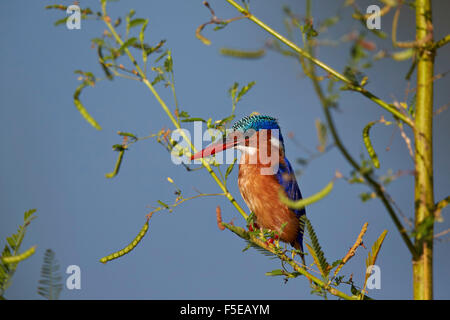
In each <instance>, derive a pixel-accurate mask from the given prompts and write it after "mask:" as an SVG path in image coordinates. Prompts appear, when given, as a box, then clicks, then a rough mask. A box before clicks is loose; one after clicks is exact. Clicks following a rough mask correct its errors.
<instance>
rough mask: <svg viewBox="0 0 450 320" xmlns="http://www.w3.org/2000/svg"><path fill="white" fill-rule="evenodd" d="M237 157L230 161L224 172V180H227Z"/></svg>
mask: <svg viewBox="0 0 450 320" xmlns="http://www.w3.org/2000/svg"><path fill="white" fill-rule="evenodd" d="M236 160H237V158H234V160H233V163H231V164H230V165H229V166H228V168H227V171H226V172H225V180H227V178H228V176H229V175H230V173H231V172H232V171H233V168H234V164H235V163H236Z"/></svg>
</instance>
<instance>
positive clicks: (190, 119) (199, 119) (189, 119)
mask: <svg viewBox="0 0 450 320" xmlns="http://www.w3.org/2000/svg"><path fill="white" fill-rule="evenodd" d="M195 121H201V122H206V120H205V119H202V118H188V119H183V120H181V122H195Z"/></svg>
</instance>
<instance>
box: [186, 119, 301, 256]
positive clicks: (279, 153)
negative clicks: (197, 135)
mask: <svg viewBox="0 0 450 320" xmlns="http://www.w3.org/2000/svg"><path fill="white" fill-rule="evenodd" d="M229 148H236V149H238V150H240V151H241V152H242V155H241V159H240V161H239V175H238V185H239V190H240V192H241V195H242V198H243V199H244V201H245V203H246V204H247V206H248V207H249V209H250V211H251V212H253V213H254V216H255V226H256V227H257V228H264V229H270V230H272V231H276V232H278V233H279V237H280V240H282V241H283V242H286V243H289V244H291V245H292V246H293V247H294V248H296V249H298V250H300V251H302V252H303V245H302V241H303V228H302V227H301V224H300V217H301V216H303V215H305V214H306V211H305V209H304V208H303V209H301V210H294V209H290V208H289V207H288V206H287V205H286V204H284V203H283V202H281V200H280V197H279V192H280V190H282V191H284V192H285V195H286V196H287V197H288V198H290V199H291V200H300V199H302V194H301V192H300V188H299V187H298V184H297V180H296V178H295V175H294V171H293V169H292V167H291V164H290V163H289V161H288V159H287V158H286V155H285V148H284V141H283V137H282V135H281V132H280V127H279V125H278V122H277V120H276V119H275V118H272V117H270V116H266V115H259V114H255V115H250V116H247V117H244V118H242V119H241V120H239V121H238V122H236V123H235V124H234V125H233V127H232V130H231V132H230V133H228V134H227V135H226V137H225V139H223V140H222V141H219V142H216V143H213V144H211V145H210V146H208V147H206V148H205V149H203V150H202V151H200V152H197V153H196V154H194V155H192V157H191V160H194V159H198V158H203V157H207V156H210V155H214V154H216V153H218V152H221V151H224V150H226V149H229ZM302 258H303V255H302Z"/></svg>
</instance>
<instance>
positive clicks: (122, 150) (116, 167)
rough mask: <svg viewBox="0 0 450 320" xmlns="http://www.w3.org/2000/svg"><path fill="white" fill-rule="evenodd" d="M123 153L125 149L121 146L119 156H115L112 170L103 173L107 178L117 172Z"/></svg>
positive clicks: (112, 176)
mask: <svg viewBox="0 0 450 320" xmlns="http://www.w3.org/2000/svg"><path fill="white" fill-rule="evenodd" d="M124 154H125V149H124V148H123V147H122V149H121V150H120V151H119V156H118V157H117V160H116V165H115V166H114V170H113V172H110V173H107V174H105V177H106V178H108V179H111V178H114V177H115V176H116V175H117V174H118V173H119V169H120V165H121V164H122V160H123V155H124Z"/></svg>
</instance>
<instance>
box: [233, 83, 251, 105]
mask: <svg viewBox="0 0 450 320" xmlns="http://www.w3.org/2000/svg"><path fill="white" fill-rule="evenodd" d="M254 85H255V81H252V82H250V83H249V84H247V85H246V86H244V87H242V89H241V91H239V93H238V95H237V97H236V102H238V101H239V100H241V98H242V97H243V96H244V95H245V94H246V93H247V92H248V91H249V90H250V89H251V88H252V87H253V86H254Z"/></svg>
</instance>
